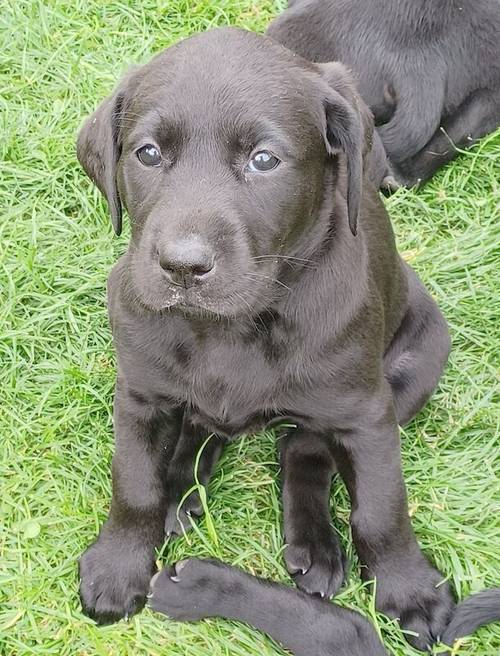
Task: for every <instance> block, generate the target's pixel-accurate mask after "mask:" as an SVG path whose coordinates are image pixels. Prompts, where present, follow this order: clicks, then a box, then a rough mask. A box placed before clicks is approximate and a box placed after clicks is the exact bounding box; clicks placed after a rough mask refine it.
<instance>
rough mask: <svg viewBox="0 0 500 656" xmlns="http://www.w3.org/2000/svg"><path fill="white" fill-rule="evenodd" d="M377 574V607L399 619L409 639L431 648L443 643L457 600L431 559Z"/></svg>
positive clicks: (410, 641) (428, 648)
mask: <svg viewBox="0 0 500 656" xmlns="http://www.w3.org/2000/svg"><path fill="white" fill-rule="evenodd" d="M386 571H389V572H390V573H389V574H385V575H384V576H380V577H377V594H376V605H377V609H378V610H380V611H382V612H383V613H384V614H385V615H387V616H389V617H392V618H398V619H399V622H400V624H401V626H402V628H403V629H405V630H407V631H411V632H412V633H416V634H418V635H417V636H414V635H410V634H407V635H406V636H405V637H406V639H407V640H408V642H409V643H410V644H411V645H412V646H413V647H415V648H416V649H420V650H421V651H430V650H431V649H432V645H433V644H435V643H436V642H439V641H440V639H441V636H442V635H443V633H444V630H445V629H446V627H447V625H448V623H449V621H450V618H451V616H452V614H453V610H454V607H455V602H454V600H453V597H452V594H451V591H450V588H449V585H448V583H447V582H446V581H443V576H442V574H440V573H439V572H438V571H437V570H435V569H434V568H433V567H431V566H430V565H429V563H428V562H427V561H423V562H421V563H419V564H418V565H417V566H415V565H414V564H410V565H408V566H406V567H403V568H397V569H393V570H392V571H391V570H386Z"/></svg>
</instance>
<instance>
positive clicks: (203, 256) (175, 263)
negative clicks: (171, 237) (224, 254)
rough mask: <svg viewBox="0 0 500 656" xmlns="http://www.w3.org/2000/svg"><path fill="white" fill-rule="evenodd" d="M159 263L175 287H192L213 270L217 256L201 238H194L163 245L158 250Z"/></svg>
mask: <svg viewBox="0 0 500 656" xmlns="http://www.w3.org/2000/svg"><path fill="white" fill-rule="evenodd" d="M158 261H159V263H160V266H161V268H162V269H163V270H164V271H165V274H166V276H167V278H168V279H169V280H170V281H171V282H172V283H174V285H180V286H182V287H192V286H193V285H194V284H195V283H196V282H197V281H202V280H203V279H204V278H205V277H206V276H207V274H209V273H210V271H212V270H213V268H214V265H215V256H214V252H213V250H212V248H211V247H210V246H209V245H208V244H207V243H206V242H205V241H204V240H203V239H201V237H197V236H192V237H185V238H183V239H177V240H176V241H171V242H169V243H168V244H165V245H162V246H161V247H160V248H159V249H158Z"/></svg>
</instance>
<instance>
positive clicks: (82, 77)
mask: <svg viewBox="0 0 500 656" xmlns="http://www.w3.org/2000/svg"><path fill="white" fill-rule="evenodd" d="M284 4H285V2H284V0H281V1H279V2H278V1H275V2H270V1H267V2H266V1H265V0H219V1H217V2H208V1H205V0H201V1H196V0H193V1H189V0H185V1H181V0H172V1H167V0H165V1H158V2H154V1H153V0H142V1H141V2H132V0H122V1H116V2H107V3H106V2H101V1H98V0H95V1H94V2H85V1H83V0H74V1H73V2H70V1H69V0H46V1H45V2H42V1H37V0H25V1H23V2H14V1H12V2H10V3H5V4H4V5H3V7H2V12H1V15H0V26H1V27H0V29H1V37H0V39H1V41H0V116H1V118H0V121H1V123H0V130H1V138H0V149H1V155H2V163H1V177H0V207H1V218H0V263H1V266H0V294H1V313H0V334H1V340H0V386H1V392H2V404H1V407H0V434H1V436H2V438H1V450H0V654H2V655H4V654H5V656H14V655H18V656H24V655H27V654H43V655H44V656H46V655H49V654H57V655H58V656H64V655H68V656H74V655H82V656H83V655H84V654H88V655H92V656H93V655H94V654H97V655H103V656H104V655H107V656H108V655H117V656H123V655H127V654H131V655H132V654H133V655H134V656H138V655H156V654H158V655H160V654H168V655H170V656H201V655H203V656H205V655H207V654H210V655H212V656H219V655H227V656H247V655H255V656H270V655H272V654H274V655H277V654H285V652H284V651H283V650H282V649H281V648H280V647H279V646H278V645H276V644H275V643H273V642H272V641H271V640H270V639H268V638H266V637H265V636H263V635H261V634H259V633H258V632H257V631H254V630H252V629H250V628H248V627H246V626H244V625H241V624H237V623H232V622H228V621H225V620H207V621H204V622H200V623H196V624H179V623H174V622H171V621H168V620H166V619H165V618H163V617H160V616H156V615H154V614H153V613H152V612H151V611H145V612H143V613H142V614H140V615H139V616H136V617H134V618H133V619H131V620H130V621H129V622H128V623H125V622H121V623H119V624H117V625H115V626H111V627H107V628H97V627H96V626H95V625H94V624H93V623H92V622H91V621H90V620H88V619H87V618H85V617H84V616H83V615H82V613H81V611H80V606H79V600H78V594H77V589H78V580H77V570H76V562H77V558H78V556H79V554H80V553H81V551H82V550H83V549H84V548H85V547H86V545H87V544H88V543H89V542H90V541H91V540H92V539H93V538H94V536H95V535H96V533H97V531H98V528H99V525H100V524H101V523H102V522H103V520H104V518H105V517H106V511H107V508H108V505H109V500H110V489H111V488H110V460H111V455H112V451H113V438H112V426H111V402H112V395H113V384H114V376H115V361H114V353H113V348H112V344H111V338H110V331H109V328H108V325H107V320H106V310H105V281H106V275H107V272H108V271H109V269H110V267H111V265H112V263H113V262H114V260H115V259H116V258H117V256H118V255H119V254H120V253H122V252H123V251H124V249H125V248H126V243H127V234H128V229H127V228H126V229H125V231H124V232H125V234H124V235H123V236H122V237H121V238H120V239H117V238H114V237H113V236H112V230H111V226H110V222H109V220H108V216H107V211H106V207H105V203H104V202H103V201H102V199H101V198H100V197H99V194H98V192H97V191H96V190H95V189H94V188H92V186H91V184H90V182H89V180H88V179H87V178H86V177H85V175H84V173H83V172H82V170H81V169H80V167H79V165H78V163H77V161H76V157H75V147H74V144H75V135H76V131H77V129H78V126H79V124H80V123H81V121H82V119H83V118H84V116H85V115H87V114H88V113H89V112H90V111H91V110H92V109H93V108H94V107H95V105H96V104H97V103H98V102H99V101H100V99H101V98H102V97H104V96H105V95H106V94H107V93H108V92H109V91H110V90H111V89H112V87H113V85H114V82H115V80H116V79H117V77H118V76H119V75H120V73H121V72H122V71H123V70H124V69H125V68H126V67H127V65H128V64H130V63H133V62H143V61H146V60H147V59H148V58H149V57H150V56H151V55H152V54H153V53H155V52H157V51H159V50H160V49H162V48H164V47H165V46H168V45H169V44H171V43H172V42H174V41H176V40H177V39H179V38H180V37H183V36H186V35H188V34H190V33H192V32H196V31H199V30H203V29H205V28H208V27H210V26H214V25H223V24H228V23H231V24H237V25H241V26H246V27H248V28H252V29H258V30H263V29H264V28H265V26H266V24H267V23H268V21H269V20H270V18H271V17H272V16H273V15H274V14H275V13H276V12H278V11H279V10H280V9H282V8H283V6H284ZM499 178H500V132H499V133H497V134H496V135H493V136H491V137H489V138H487V139H485V140H483V142H482V143H481V144H480V145H479V146H478V147H476V148H475V149H474V150H473V151H472V152H470V153H468V154H466V155H464V156H463V157H461V158H460V159H459V160H457V161H456V162H455V163H453V164H451V165H450V166H448V167H447V168H446V169H445V170H444V171H443V172H442V173H441V174H440V175H438V176H437V177H436V178H435V179H434V181H433V182H432V183H431V184H429V185H428V186H427V187H426V188H425V189H423V190H421V191H405V190H401V191H399V192H398V193H397V194H395V195H394V196H392V197H391V198H390V199H389V200H388V201H387V204H388V206H389V209H390V211H391V214H392V217H393V220H394V225H395V229H396V232H397V236H398V243H399V247H400V249H401V251H403V253H404V256H405V257H406V258H407V259H408V260H409V261H410V262H411V263H412V265H413V266H414V267H415V268H416V269H417V271H418V272H419V273H420V275H421V276H422V278H423V279H424V281H425V282H426V283H427V285H428V286H429V288H430V290H431V291H432V293H433V295H434V296H435V297H436V298H437V300H438V302H439V304H440V305H441V307H442V309H443V311H444V313H445V314H446V316H447V318H448V320H449V322H450V326H451V332H452V337H453V352H452V356H451V359H450V363H449V366H448V367H447V369H446V372H445V375H444V378H443V380H442V382H441V385H440V387H439V390H438V391H437V392H436V394H435V395H434V398H433V399H432V401H431V402H430V403H429V404H428V407H427V408H426V409H425V410H424V411H423V412H422V413H421V414H420V415H419V417H418V418H417V419H416V420H415V421H414V422H413V423H412V424H411V425H410V426H409V427H408V428H407V429H406V430H405V431H404V435H403V448H404V454H403V461H404V473H405V477H406V481H407V483H408V493H409V499H410V508H411V513H412V516H413V522H414V526H415V529H416V532H417V534H418V538H419V540H420V543H421V544H422V546H423V548H424V549H425V551H426V553H428V554H431V555H432V557H433V558H434V559H435V561H436V562H437V564H438V565H439V567H440V568H441V569H442V570H443V571H444V572H446V573H447V574H448V575H449V577H450V579H451V582H452V584H453V586H454V588H455V589H456V591H457V594H458V596H459V597H460V598H462V597H464V596H466V595H468V594H469V593H470V592H474V591H478V590H480V589H482V588H484V587H486V586H492V585H499V584H500V512H499V511H500V484H499V480H498V472H499V462H498V461H499V456H500V450H499V441H500V440H499V433H500V431H499V424H500V413H499V405H498V401H499V398H498V397H499V394H498V392H499V353H500V337H499V320H500V294H499V287H500V275H499V255H500V212H499V200H500V182H499ZM209 492H210V497H209V509H210V515H211V518H212V520H213V524H214V527H215V531H216V534H217V538H218V540H217V541H214V539H213V535H212V534H211V533H210V532H208V531H207V524H206V520H203V521H201V523H200V524H199V532H198V533H195V534H191V535H190V537H189V540H188V539H185V538H183V539H179V540H178V541H177V542H175V543H174V544H171V545H167V546H166V548H165V550H164V553H165V557H166V558H167V559H168V560H174V559H175V560H176V559H179V558H181V557H186V556H188V555H202V556H207V555H216V556H218V557H221V558H222V559H224V560H226V561H228V562H231V563H234V564H239V565H241V566H242V567H244V568H246V569H248V570H250V571H252V572H253V573H257V574H260V575H264V576H269V577H271V578H273V579H278V580H282V581H284V582H286V583H287V584H289V583H290V581H289V577H288V575H287V573H286V571H285V569H284V567H283V560H282V557H281V551H282V546H283V543H282V534H281V522H280V518H281V513H280V495H279V484H278V465H277V457H276V450H275V445H274V438H273V434H272V433H265V434H261V435H255V436H248V437H247V438H245V439H243V440H241V441H239V442H237V443H235V444H233V445H232V446H231V447H230V448H228V449H227V450H226V453H225V455H224V457H223V459H222V461H221V463H220V465H219V467H218V468H217V471H216V474H215V476H214V479H213V481H212V483H211V485H210V490H209ZM332 506H335V507H336V508H337V514H338V520H337V522H336V526H337V528H338V531H339V533H340V535H341V537H342V540H343V542H344V544H345V546H346V548H347V550H348V552H349V554H350V555H351V556H352V569H351V573H350V576H349V581H348V584H347V586H346V588H345V589H344V590H343V591H342V593H341V594H340V596H339V598H338V601H339V603H341V604H343V605H346V606H349V607H352V608H357V609H359V610H360V611H361V612H363V613H364V614H366V615H367V616H369V617H371V618H372V620H373V621H375V622H377V624H378V626H379V628H380V630H381V631H382V634H383V636H384V640H385V642H386V644H387V646H388V648H389V650H390V653H391V654H393V655H397V656H409V655H410V654H417V653H418V652H414V651H412V649H411V648H410V647H408V646H407V644H406V643H405V641H404V638H403V635H402V634H401V632H400V630H399V629H398V628H397V626H396V625H395V624H394V623H391V622H389V621H388V620H386V619H385V618H384V617H382V616H380V615H379V616H376V615H375V614H374V612H373V609H372V605H373V604H372V602H373V600H372V598H371V596H370V593H369V591H368V590H367V589H366V587H364V586H363V585H362V584H361V583H360V579H359V568H358V563H357V561H356V558H355V556H354V554H353V553H352V545H351V540H350V537H349V526H348V516H349V504H348V499H347V496H346V493H345V490H344V489H343V487H342V486H341V485H340V484H338V486H337V489H336V490H335V492H334V493H333V494H332ZM454 653H455V654H460V655H462V654H463V655H464V656H466V655H470V656H472V655H477V656H495V655H497V654H498V653H500V625H498V624H497V625H496V626H491V627H487V628H483V629H482V630H480V631H479V632H478V633H477V634H476V635H475V636H473V637H471V638H467V639H466V640H464V641H462V643H461V644H459V645H457V646H456V649H455V651H454ZM332 656H334V655H332ZM367 656H368V655H367Z"/></svg>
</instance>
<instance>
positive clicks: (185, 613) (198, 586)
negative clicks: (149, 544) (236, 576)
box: [148, 558, 232, 621]
mask: <svg viewBox="0 0 500 656" xmlns="http://www.w3.org/2000/svg"><path fill="white" fill-rule="evenodd" d="M231 571H232V568H230V567H228V566H227V565H224V564H223V563H221V562H219V561H216V560H197V559H195V558H190V559H188V560H182V561H179V562H178V563H176V564H175V565H173V566H172V567H165V568H164V569H162V570H161V571H160V572H158V573H157V574H155V576H153V578H152V579H151V584H150V592H149V594H148V599H149V601H148V606H149V607H150V608H152V609H153V610H155V611H158V612H159V613H164V614H165V615H168V616H169V617H171V618H172V619H175V620H180V621H194V620H201V619H203V618H205V617H214V616H216V615H218V614H219V613H220V612H221V611H220V606H221V604H222V603H223V600H224V595H225V590H226V589H229V588H230V584H228V582H227V581H226V578H227V576H228V575H229V576H231ZM222 612H223V611H222Z"/></svg>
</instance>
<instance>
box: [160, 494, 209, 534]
mask: <svg viewBox="0 0 500 656" xmlns="http://www.w3.org/2000/svg"><path fill="white" fill-rule="evenodd" d="M181 498H182V496H179V498H178V500H176V501H171V502H170V503H169V504H168V507H167V514H166V515H165V535H166V537H167V538H169V537H170V536H172V535H184V533H186V532H187V531H189V530H190V529H191V528H192V524H191V518H192V517H201V516H202V515H203V506H202V504H201V500H200V495H199V494H198V492H196V491H194V492H191V494H190V495H189V496H188V497H187V498H186V499H185V500H184V502H183V503H182V505H181V507H180V508H179V501H180V499H181Z"/></svg>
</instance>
